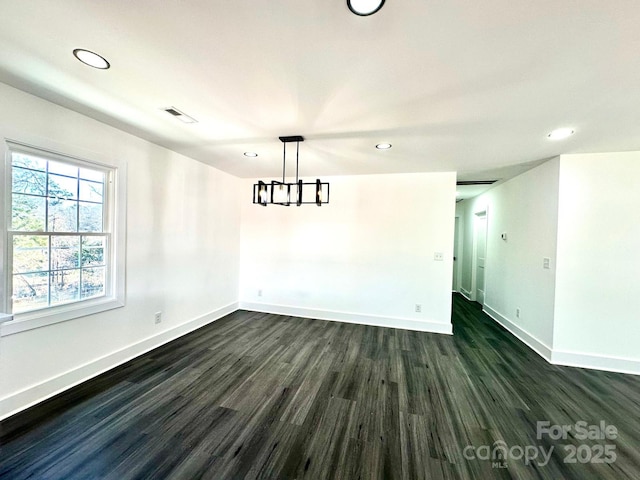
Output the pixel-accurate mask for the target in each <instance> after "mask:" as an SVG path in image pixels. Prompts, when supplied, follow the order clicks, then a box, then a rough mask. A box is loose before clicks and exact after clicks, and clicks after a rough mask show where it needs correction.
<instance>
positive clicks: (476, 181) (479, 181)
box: [456, 180, 498, 185]
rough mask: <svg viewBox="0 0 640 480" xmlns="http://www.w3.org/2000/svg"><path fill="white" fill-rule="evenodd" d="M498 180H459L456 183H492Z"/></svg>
mask: <svg viewBox="0 0 640 480" xmlns="http://www.w3.org/2000/svg"><path fill="white" fill-rule="evenodd" d="M497 181H498V180H461V181H459V182H456V185H493V184H494V183H496V182H497Z"/></svg>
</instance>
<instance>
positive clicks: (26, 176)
mask: <svg viewBox="0 0 640 480" xmlns="http://www.w3.org/2000/svg"><path fill="white" fill-rule="evenodd" d="M11 185H12V189H11V190H12V191H13V192H14V193H31V194H33V195H43V196H44V195H46V190H47V176H46V174H45V173H44V172H35V171H33V170H26V169H24V168H19V167H13V168H12V169H11Z"/></svg>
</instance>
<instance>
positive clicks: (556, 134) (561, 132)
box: [547, 127, 575, 140]
mask: <svg viewBox="0 0 640 480" xmlns="http://www.w3.org/2000/svg"><path fill="white" fill-rule="evenodd" d="M574 132H575V130H574V129H573V128H569V127H563V128H556V129H555V130H554V131H553V132H551V133H550V134H549V135H547V137H548V138H549V140H562V139H563V138H567V137H570V136H571V135H573V134H574Z"/></svg>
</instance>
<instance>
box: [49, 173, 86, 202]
mask: <svg viewBox="0 0 640 480" xmlns="http://www.w3.org/2000/svg"><path fill="white" fill-rule="evenodd" d="M47 195H48V196H50V197H55V198H69V199H71V198H78V179H77V178H69V177H61V176H60V175H49V193H48V194H47Z"/></svg>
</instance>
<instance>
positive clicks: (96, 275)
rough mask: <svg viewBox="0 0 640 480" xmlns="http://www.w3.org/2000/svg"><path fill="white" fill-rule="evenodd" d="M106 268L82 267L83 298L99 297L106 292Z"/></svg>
mask: <svg viewBox="0 0 640 480" xmlns="http://www.w3.org/2000/svg"><path fill="white" fill-rule="evenodd" d="M104 279H105V268H104V267H98V268H84V269H82V291H81V295H82V298H83V299H84V298H90V297H98V296H101V295H104V294H105V289H104V284H105V280H104Z"/></svg>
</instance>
